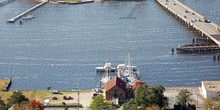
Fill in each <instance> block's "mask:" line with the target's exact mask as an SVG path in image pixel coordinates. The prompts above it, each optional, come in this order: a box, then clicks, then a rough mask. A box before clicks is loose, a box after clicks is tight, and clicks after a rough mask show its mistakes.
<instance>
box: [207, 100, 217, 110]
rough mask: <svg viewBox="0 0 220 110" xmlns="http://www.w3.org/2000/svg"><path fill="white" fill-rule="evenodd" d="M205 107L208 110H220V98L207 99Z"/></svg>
mask: <svg viewBox="0 0 220 110" xmlns="http://www.w3.org/2000/svg"><path fill="white" fill-rule="evenodd" d="M204 107H205V109H206V110H220V99H217V100H214V99H205V101H204Z"/></svg>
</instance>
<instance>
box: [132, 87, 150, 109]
mask: <svg viewBox="0 0 220 110" xmlns="http://www.w3.org/2000/svg"><path fill="white" fill-rule="evenodd" d="M134 94H135V99H134V102H135V104H136V105H137V106H140V108H146V107H147V106H149V104H150V103H149V100H148V94H149V89H148V86H147V84H144V85H140V86H137V87H136V89H135V92H134Z"/></svg>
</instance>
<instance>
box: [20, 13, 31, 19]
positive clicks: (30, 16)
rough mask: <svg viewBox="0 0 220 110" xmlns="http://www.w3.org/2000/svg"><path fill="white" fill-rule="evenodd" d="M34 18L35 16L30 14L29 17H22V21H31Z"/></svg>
mask: <svg viewBox="0 0 220 110" xmlns="http://www.w3.org/2000/svg"><path fill="white" fill-rule="evenodd" d="M33 18H34V15H32V14H29V15H27V16H24V17H22V18H21V19H22V20H31V19H33Z"/></svg>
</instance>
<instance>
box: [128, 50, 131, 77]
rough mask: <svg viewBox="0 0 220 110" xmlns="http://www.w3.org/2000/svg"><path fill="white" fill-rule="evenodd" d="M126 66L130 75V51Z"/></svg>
mask: <svg viewBox="0 0 220 110" xmlns="http://www.w3.org/2000/svg"><path fill="white" fill-rule="evenodd" d="M127 67H128V74H129V76H130V75H131V55H130V53H128V65H127Z"/></svg>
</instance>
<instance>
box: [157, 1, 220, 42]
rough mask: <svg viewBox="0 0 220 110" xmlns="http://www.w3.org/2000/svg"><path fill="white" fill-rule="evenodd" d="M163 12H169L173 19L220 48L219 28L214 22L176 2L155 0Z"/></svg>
mask: <svg viewBox="0 0 220 110" xmlns="http://www.w3.org/2000/svg"><path fill="white" fill-rule="evenodd" d="M156 1H157V2H158V4H160V5H161V6H162V7H163V8H164V9H165V10H167V11H168V12H170V13H171V14H172V15H174V17H175V18H176V19H178V20H180V21H181V22H183V23H184V24H186V25H187V26H188V27H192V28H193V29H194V30H195V31H198V32H199V33H200V34H201V36H204V37H207V38H209V39H211V40H212V41H214V42H215V43H216V44H217V45H218V46H220V31H219V30H217V27H219V26H218V25H217V24H215V23H214V22H212V21H210V20H208V19H207V18H205V17H204V16H202V15H200V14H199V13H197V12H196V11H194V10H192V9H190V8H189V7H187V6H185V5H184V4H182V3H180V2H179V1H178V0H156Z"/></svg>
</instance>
